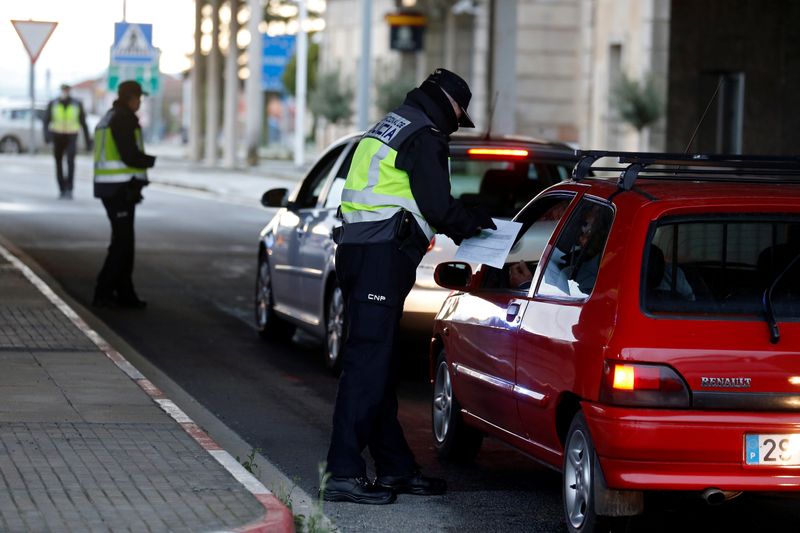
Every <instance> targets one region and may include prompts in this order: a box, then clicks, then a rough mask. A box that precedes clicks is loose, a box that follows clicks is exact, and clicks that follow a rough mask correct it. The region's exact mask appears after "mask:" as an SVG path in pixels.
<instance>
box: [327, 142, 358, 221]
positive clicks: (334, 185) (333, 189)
mask: <svg viewBox="0 0 800 533" xmlns="http://www.w3.org/2000/svg"><path fill="white" fill-rule="evenodd" d="M356 146H358V142H353V143H351V144H350V145H349V147H348V153H347V156H346V157H345V159H344V161H342V164H341V165H339V168H338V169H337V170H336V175H335V176H334V178H333V181H332V182H331V186H330V189H328V195H327V197H326V198H325V207H326V208H336V207H339V204H341V203H342V190H343V189H344V182H345V180H346V179H347V173H348V172H349V171H350V163H352V161H353V154H354V153H355V151H356Z"/></svg>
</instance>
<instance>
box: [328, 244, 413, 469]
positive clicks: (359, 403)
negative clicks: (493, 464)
mask: <svg viewBox="0 0 800 533" xmlns="http://www.w3.org/2000/svg"><path fill="white" fill-rule="evenodd" d="M416 267H417V265H416V264H414V261H412V260H411V259H410V258H409V257H408V255H407V254H405V253H403V252H401V251H399V250H398V247H397V245H396V244H392V243H387V244H370V245H353V244H344V245H340V246H339V247H338V248H337V250H336V277H337V279H338V280H339V286H340V287H341V289H342V294H343V296H344V299H345V317H346V320H347V339H346V340H345V343H344V346H343V348H342V357H343V359H342V374H341V377H340V378H339V390H338V393H337V395H336V405H335V407H334V412H333V433H332V435H331V444H330V448H329V450H328V471H329V472H330V473H331V475H333V476H334V477H358V476H364V475H365V474H366V464H365V463H364V460H363V458H362V457H361V453H362V452H363V450H364V448H365V447H369V451H370V454H371V455H372V458H373V459H374V460H375V470H376V473H377V475H379V476H381V475H405V474H408V473H411V472H412V471H413V470H414V468H415V467H416V462H415V460H414V454H413V453H412V451H411V449H410V448H409V446H408V443H407V442H406V439H405V436H404V435H403V428H402V427H401V426H400V422H399V421H398V420H397V392H396V385H397V375H398V368H397V367H398V363H399V356H398V354H397V353H396V351H395V350H394V342H395V334H396V331H397V327H398V323H399V321H400V317H401V315H402V312H403V303H404V302H405V298H406V296H407V295H408V293H409V291H410V290H411V287H412V286H413V285H414V279H415V275H416Z"/></svg>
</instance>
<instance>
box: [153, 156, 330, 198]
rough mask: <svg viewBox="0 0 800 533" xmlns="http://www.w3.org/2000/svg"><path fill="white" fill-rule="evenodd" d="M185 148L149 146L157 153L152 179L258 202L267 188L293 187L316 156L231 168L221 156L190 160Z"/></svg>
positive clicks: (162, 183)
mask: <svg viewBox="0 0 800 533" xmlns="http://www.w3.org/2000/svg"><path fill="white" fill-rule="evenodd" d="M186 150H187V148H186V147H185V146H176V145H169V144H163V145H153V146H148V147H146V151H147V152H148V153H150V154H152V155H155V156H156V166H155V167H154V168H153V169H152V170H150V171H149V172H148V175H149V177H150V181H151V182H152V183H155V184H161V185H170V186H175V187H181V188H188V189H194V190H198V191H203V192H208V193H212V194H214V195H215V196H220V197H223V198H227V199H230V200H236V201H240V202H247V203H253V204H255V205H258V204H259V202H260V201H261V195H263V194H264V192H266V191H267V190H268V189H273V188H279V187H283V188H287V189H289V190H290V191H291V190H292V189H293V188H294V187H295V185H296V184H297V183H298V182H299V181H300V180H301V179H302V178H303V177H304V176H305V175H306V173H307V172H308V170H309V169H310V168H311V165H312V164H313V162H314V160H315V159H316V155H315V154H309V157H307V158H306V162H305V164H303V165H302V166H301V167H297V166H295V164H294V162H292V161H289V160H268V159H262V160H261V161H260V162H259V164H258V165H257V166H255V167H244V166H240V168H234V169H228V168H224V167H223V166H222V161H221V160H219V161H217V165H216V166H207V165H206V164H205V163H204V162H203V161H199V162H192V161H189V159H188V158H187V157H186Z"/></svg>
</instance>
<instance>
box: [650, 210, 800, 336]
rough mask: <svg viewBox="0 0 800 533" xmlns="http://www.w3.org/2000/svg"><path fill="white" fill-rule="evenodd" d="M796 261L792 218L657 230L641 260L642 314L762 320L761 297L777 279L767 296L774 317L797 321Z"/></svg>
mask: <svg viewBox="0 0 800 533" xmlns="http://www.w3.org/2000/svg"><path fill="white" fill-rule="evenodd" d="M798 254H800V220H798V219H797V217H796V216H795V217H792V216H782V217H766V216H762V217H751V216H746V217H741V216H740V217H726V218H724V219H723V218H720V217H715V219H704V220H690V221H683V220H682V221H674V222H669V221H668V222H664V223H660V224H658V225H657V227H656V229H655V231H654V232H653V236H652V240H651V242H650V245H649V247H648V248H647V249H646V250H645V254H644V259H645V262H644V268H643V275H642V284H643V290H642V295H643V299H642V301H643V306H644V309H645V310H646V311H648V312H652V313H681V314H686V313H700V314H710V315H750V316H753V317H754V318H756V319H762V317H763V315H764V304H763V298H764V294H765V291H766V289H767V288H768V287H769V286H770V285H771V284H772V283H773V282H774V281H775V280H776V279H778V277H780V281H779V282H778V283H777V284H776V285H775V287H774V290H773V291H772V305H773V307H774V311H775V316H776V317H777V318H778V319H779V320H793V319H794V320H796V319H798V318H800V261H795V262H794V265H792V266H791V267H790V265H791V264H792V262H793V260H794V259H795V258H796V257H797V255H798ZM787 268H788V271H786V272H785V273H784V274H783V275H782V276H781V274H782V273H783V272H784V271H785V270H787Z"/></svg>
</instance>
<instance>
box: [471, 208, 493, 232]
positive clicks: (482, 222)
mask: <svg viewBox="0 0 800 533" xmlns="http://www.w3.org/2000/svg"><path fill="white" fill-rule="evenodd" d="M471 211H472V217H473V220H475V222H476V227H477V229H476V234H477V233H480V230H483V229H497V225H496V224H495V223H494V220H492V217H491V215H489V210H488V209H486V208H485V207H484V206H482V205H476V206H474V207H472V208H471Z"/></svg>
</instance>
